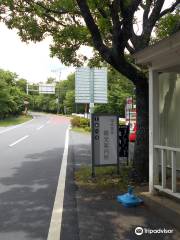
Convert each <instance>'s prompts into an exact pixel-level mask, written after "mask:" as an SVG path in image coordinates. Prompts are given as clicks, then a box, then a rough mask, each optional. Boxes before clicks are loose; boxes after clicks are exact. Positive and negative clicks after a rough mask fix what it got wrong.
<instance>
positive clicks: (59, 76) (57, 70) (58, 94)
mask: <svg viewBox="0 0 180 240" xmlns="http://www.w3.org/2000/svg"><path fill="white" fill-rule="evenodd" d="M51 72H54V73H59V75H58V89H57V97H58V101H57V114H59V112H60V86H59V83H60V81H61V68H58V69H54V70H51Z"/></svg>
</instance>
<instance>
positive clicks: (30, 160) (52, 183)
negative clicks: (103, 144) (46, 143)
mask: <svg viewBox="0 0 180 240" xmlns="http://www.w3.org/2000/svg"><path fill="white" fill-rule="evenodd" d="M62 152H63V150H62V149H52V150H51V151H46V152H42V153H36V154H32V155H30V154H29V155H26V158H27V161H26V162H24V163H23V164H22V165H21V167H19V168H16V169H15V170H16V173H15V174H14V175H12V176H11V177H7V178H0V184H1V185H2V186H3V189H4V191H3V192H1V193H0V213H1V214H0V239H2V240H5V239H8V240H21V239H46V238H47V234H48V230H49V223H50V218H51V212H52V208H53V204H54V197H55V193H56V188H57V182H58V176H59V169H60V164H61V159H62V156H61V154H60V153H62Z"/></svg>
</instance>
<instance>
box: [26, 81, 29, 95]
mask: <svg viewBox="0 0 180 240" xmlns="http://www.w3.org/2000/svg"><path fill="white" fill-rule="evenodd" d="M26 94H27V95H28V94H29V89H28V83H27V84H26Z"/></svg>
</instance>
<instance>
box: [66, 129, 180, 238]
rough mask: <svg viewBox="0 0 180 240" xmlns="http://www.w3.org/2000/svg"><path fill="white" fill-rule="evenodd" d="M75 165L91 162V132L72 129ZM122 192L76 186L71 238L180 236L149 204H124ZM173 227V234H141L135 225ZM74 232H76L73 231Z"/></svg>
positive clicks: (71, 141)
mask: <svg viewBox="0 0 180 240" xmlns="http://www.w3.org/2000/svg"><path fill="white" fill-rule="evenodd" d="M70 147H71V150H72V153H73V154H72V155H71V156H72V157H73V164H74V167H73V168H74V169H77V168H79V166H80V165H86V164H88V165H90V164H91V157H90V135H88V134H81V133H75V132H71V133H70ZM117 194H118V193H114V192H111V191H108V192H95V191H93V190H91V191H90V190H87V189H84V188H82V187H81V188H76V190H75V196H76V201H75V202H76V211H75V212H76V219H77V221H78V226H76V233H77V235H76V237H72V238H64V239H68V240H74V239H75V240H76V239H79V240H136V239H143V240H144V239H153V240H161V239H162V240H179V239H180V232H179V231H178V230H177V229H175V228H174V227H173V226H171V225H170V224H168V223H166V222H165V221H164V219H163V218H162V217H160V216H159V215H156V214H155V211H153V212H152V211H151V208H149V206H148V204H146V202H145V205H143V206H141V207H137V208H124V207H123V206H122V205H121V204H119V203H117V202H116V196H117ZM137 226H141V227H143V228H148V229H159V228H161V229H164V228H165V229H173V232H174V233H173V234H170V233H169V234H142V235H141V236H137V235H136V234H135V232H134V231H135V228H136V227H137ZM71 236H72V235H71Z"/></svg>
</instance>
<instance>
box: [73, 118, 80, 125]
mask: <svg viewBox="0 0 180 240" xmlns="http://www.w3.org/2000/svg"><path fill="white" fill-rule="evenodd" d="M71 125H72V127H80V117H73V118H72V119H71Z"/></svg>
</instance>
